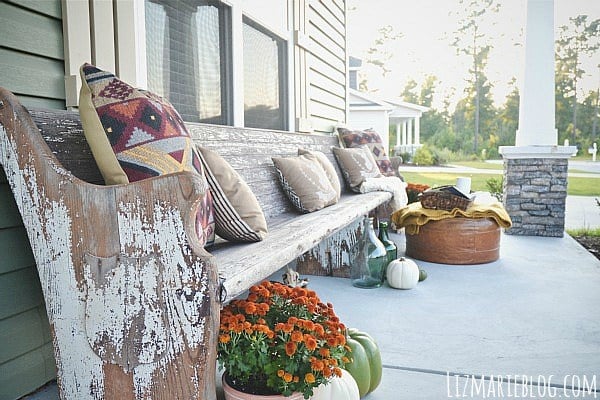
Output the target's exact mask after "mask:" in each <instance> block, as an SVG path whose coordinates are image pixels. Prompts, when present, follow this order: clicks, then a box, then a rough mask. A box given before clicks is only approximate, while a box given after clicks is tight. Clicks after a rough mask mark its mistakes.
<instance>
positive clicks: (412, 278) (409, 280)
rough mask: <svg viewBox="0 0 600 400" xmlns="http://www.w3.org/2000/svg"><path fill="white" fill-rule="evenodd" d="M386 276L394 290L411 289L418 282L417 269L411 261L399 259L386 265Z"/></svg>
mask: <svg viewBox="0 0 600 400" xmlns="http://www.w3.org/2000/svg"><path fill="white" fill-rule="evenodd" d="M386 276H387V281H388V284H389V285H390V286H391V287H393V288H394V289H412V288H414V287H415V286H417V283H418V282H419V267H417V264H416V263H415V262H414V261H413V260H409V259H408V258H404V257H400V258H399V259H397V260H394V261H392V262H391V263H389V264H388V266H387V272H386Z"/></svg>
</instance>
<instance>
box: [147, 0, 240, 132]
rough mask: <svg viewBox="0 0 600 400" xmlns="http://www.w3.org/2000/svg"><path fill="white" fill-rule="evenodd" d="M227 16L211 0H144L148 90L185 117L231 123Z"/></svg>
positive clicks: (227, 12) (193, 120) (221, 6)
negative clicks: (170, 104) (172, 0)
mask: <svg viewBox="0 0 600 400" xmlns="http://www.w3.org/2000/svg"><path fill="white" fill-rule="evenodd" d="M230 15H231V14H230V12H229V9H228V8H227V7H226V6H224V5H222V4H220V3H217V2H211V1H203V0H180V1H177V2H170V1H161V0H146V2H145V19H146V21H145V24H146V63H147V74H148V89H149V90H151V91H153V92H156V93H157V94H160V95H162V96H163V97H165V98H167V99H169V101H170V102H171V103H172V104H173V106H174V107H175V108H176V109H177V110H178V111H179V113H180V114H181V116H182V118H183V119H184V120H186V121H191V122H206V123H211V124H222V125H223V124H231V123H232V117H231V114H232V106H231V104H230V103H231V100H232V99H231V72H230V70H229V68H228V66H229V65H231V50H230V47H231V46H230V43H231V40H230V39H229V36H228V35H229V34H230V29H228V27H229V26H230V19H231V17H230Z"/></svg>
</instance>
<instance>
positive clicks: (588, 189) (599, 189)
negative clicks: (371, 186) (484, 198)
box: [402, 171, 600, 196]
mask: <svg viewBox="0 0 600 400" xmlns="http://www.w3.org/2000/svg"><path fill="white" fill-rule="evenodd" d="M465 175H468V174H465V173H447V172H406V171H402V176H404V180H405V181H406V182H412V183H424V184H427V185H429V186H441V185H453V184H455V183H456V178H458V177H459V176H465ZM490 178H496V179H498V178H499V175H498V174H472V175H471V190H473V191H480V190H482V191H487V190H488V189H487V186H486V184H485V182H486V181H487V180H488V179H490ZM567 193H568V194H570V195H572V196H600V179H598V178H581V177H569V178H568V186H567Z"/></svg>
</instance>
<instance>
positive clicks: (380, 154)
mask: <svg viewBox="0 0 600 400" xmlns="http://www.w3.org/2000/svg"><path fill="white" fill-rule="evenodd" d="M338 134H339V135H340V139H341V141H342V143H343V144H344V147H346V148H352V147H360V146H367V147H368V148H369V149H370V150H371V152H372V153H373V157H375V161H377V167H379V170H380V171H381V173H382V175H384V176H396V173H395V172H394V168H393V167H392V162H391V161H390V159H389V157H388V155H387V154H386V152H385V147H384V146H383V143H382V141H381V136H379V134H378V133H377V132H375V131H372V130H365V131H351V130H349V129H346V128H338Z"/></svg>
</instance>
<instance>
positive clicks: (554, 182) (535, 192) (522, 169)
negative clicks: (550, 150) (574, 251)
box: [504, 158, 568, 237]
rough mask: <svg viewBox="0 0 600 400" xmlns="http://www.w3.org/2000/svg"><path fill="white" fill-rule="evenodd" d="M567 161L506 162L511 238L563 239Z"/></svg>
mask: <svg viewBox="0 0 600 400" xmlns="http://www.w3.org/2000/svg"><path fill="white" fill-rule="evenodd" d="M567 168H568V159H566V158H525V159H505V160H504V207H505V208H506V211H508V214H509V215H510V217H511V219H512V222H513V225H512V227H511V228H510V229H507V230H506V233H507V234H510V235H528V236H552V237H562V236H563V234H564V230H565V202H566V198H567Z"/></svg>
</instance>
